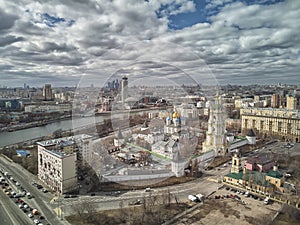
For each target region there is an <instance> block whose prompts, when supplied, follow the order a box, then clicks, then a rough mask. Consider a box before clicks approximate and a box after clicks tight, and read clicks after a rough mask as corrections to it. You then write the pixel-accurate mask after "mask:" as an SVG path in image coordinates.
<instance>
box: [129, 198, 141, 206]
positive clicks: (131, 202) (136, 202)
mask: <svg viewBox="0 0 300 225" xmlns="http://www.w3.org/2000/svg"><path fill="white" fill-rule="evenodd" d="M141 204H142V201H141V200H140V199H136V200H134V201H130V202H129V203H128V205H141Z"/></svg>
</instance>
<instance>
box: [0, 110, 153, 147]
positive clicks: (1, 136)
mask: <svg viewBox="0 0 300 225" xmlns="http://www.w3.org/2000/svg"><path fill="white" fill-rule="evenodd" d="M148 110H149V109H147V111H148ZM150 110H151V111H152V112H158V111H159V110H158V109H150ZM145 111H146V110H139V111H135V112H133V111H131V112H130V113H131V114H143V113H145ZM128 115H129V114H128V112H123V113H115V114H114V113H112V114H105V115H101V116H96V117H94V116H91V117H78V118H73V119H72V118H71V119H67V120H61V121H57V122H53V123H50V124H47V125H45V126H41V127H33V128H28V129H23V130H17V131H13V132H1V133H0V148H1V147H4V146H7V145H12V144H15V143H20V142H24V141H27V140H31V139H35V138H39V137H43V136H47V135H49V134H52V133H53V132H54V131H56V130H58V129H62V130H64V131H65V130H70V129H76V128H80V127H84V126H89V125H92V124H95V123H101V122H103V120H104V119H106V118H111V119H113V118H120V116H121V117H123V118H126V117H127V116H128Z"/></svg>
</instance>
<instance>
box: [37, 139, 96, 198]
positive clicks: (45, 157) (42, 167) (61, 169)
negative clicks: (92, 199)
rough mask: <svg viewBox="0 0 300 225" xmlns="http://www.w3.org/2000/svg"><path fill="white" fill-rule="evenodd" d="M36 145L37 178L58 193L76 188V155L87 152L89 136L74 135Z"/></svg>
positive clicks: (89, 143) (89, 142) (89, 141)
mask: <svg viewBox="0 0 300 225" xmlns="http://www.w3.org/2000/svg"><path fill="white" fill-rule="evenodd" d="M37 145H38V178H39V180H41V181H42V182H43V183H44V184H46V185H47V186H48V187H50V188H51V189H52V190H54V191H58V192H60V193H66V192H70V191H72V190H75V189H77V155H78V156H79V157H81V155H87V154H88V151H89V150H88V148H89V146H90V145H91V136H89V135H85V134H83V135H76V136H71V137H66V138H59V139H53V140H48V141H41V142H37Z"/></svg>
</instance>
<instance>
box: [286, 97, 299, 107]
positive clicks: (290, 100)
mask: <svg viewBox="0 0 300 225" xmlns="http://www.w3.org/2000/svg"><path fill="white" fill-rule="evenodd" d="M286 108H287V109H297V97H296V96H289V95H288V96H286Z"/></svg>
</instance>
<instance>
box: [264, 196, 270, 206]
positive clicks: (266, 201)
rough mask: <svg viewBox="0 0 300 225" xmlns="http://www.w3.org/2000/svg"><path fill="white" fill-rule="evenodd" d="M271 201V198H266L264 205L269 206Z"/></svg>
mask: <svg viewBox="0 0 300 225" xmlns="http://www.w3.org/2000/svg"><path fill="white" fill-rule="evenodd" d="M269 200H270V198H269V197H266V198H265V200H264V203H265V204H266V205H268V204H269Z"/></svg>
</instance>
